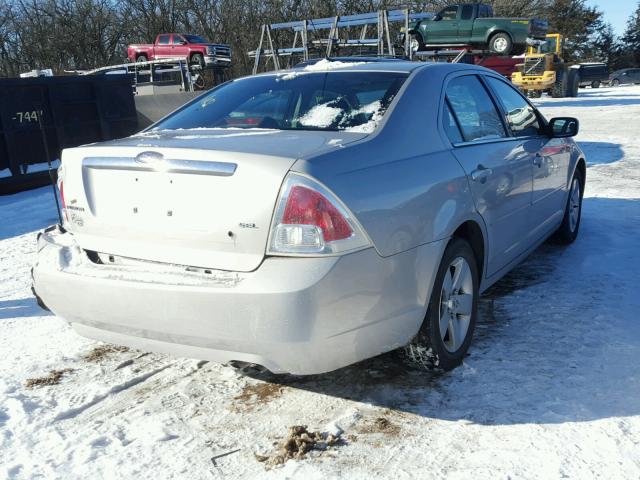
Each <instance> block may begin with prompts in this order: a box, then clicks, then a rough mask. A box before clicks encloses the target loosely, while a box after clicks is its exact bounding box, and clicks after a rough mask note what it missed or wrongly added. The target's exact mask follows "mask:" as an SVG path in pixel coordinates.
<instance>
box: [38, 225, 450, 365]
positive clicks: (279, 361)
mask: <svg viewBox="0 0 640 480" xmlns="http://www.w3.org/2000/svg"><path fill="white" fill-rule="evenodd" d="M441 243H442V242H435V243H433V244H429V245H425V246H422V247H419V248H417V249H413V250H410V251H408V252H405V253H402V254H398V255H394V256H393V257H388V258H383V257H380V256H379V255H378V254H377V253H376V251H375V250H374V249H372V248H370V249H367V250H363V251H360V252H357V253H352V254H349V255H344V256H341V257H326V258H284V257H273V258H269V257H268V258H266V259H265V260H264V261H263V263H262V265H261V266H260V267H259V268H258V269H257V270H255V271H253V272H248V273H244V272H242V273H241V272H226V271H215V270H213V271H211V270H208V272H210V273H204V272H201V271H195V270H194V269H190V270H188V269H187V268H186V267H181V266H177V265H167V264H153V263H150V262H144V264H142V262H138V263H135V262H134V263H133V264H130V265H107V264H102V263H96V262H95V261H92V260H91V259H90V258H89V256H88V255H87V252H85V251H84V250H82V249H81V248H80V247H79V246H78V245H77V243H76V242H75V240H74V238H73V235H72V234H70V233H62V232H60V231H58V230H52V231H48V232H45V233H43V234H41V235H40V236H39V239H38V260H37V263H36V265H35V266H34V270H33V278H34V288H35V292H36V294H37V295H38V296H39V297H40V298H41V299H42V301H43V302H44V303H45V304H46V305H47V306H48V307H49V308H50V309H51V310H52V311H53V312H54V313H55V314H57V315H59V316H60V317H62V318H64V319H65V320H67V321H69V322H70V323H71V325H72V326H73V328H74V329H76V331H77V332H78V333H80V334H81V335H84V336H87V337H90V338H95V339H98V340H102V341H106V342H111V343H116V344H121V345H127V346H131V347H134V348H139V349H143V350H148V351H158V352H164V353H169V354H173V355H177V356H185V357H193V358H201V359H206V360H212V361H216V362H221V363H227V362H231V361H236V362H246V363H254V364H258V365H262V366H264V367H266V368H268V369H269V370H271V371H273V372H276V373H282V372H287V373H294V374H315V373H322V372H327V371H331V370H334V369H337V368H340V367H342V366H346V365H349V364H351V363H354V362H357V361H359V360H362V359H365V358H369V357H372V356H375V355H377V354H380V353H382V352H385V351H389V350H392V349H394V348H397V347H399V346H402V345H404V344H406V343H408V342H409V341H410V339H411V338H412V337H413V336H414V335H415V334H416V332H417V330H418V328H419V326H420V324H421V322H422V319H423V318H424V314H425V305H426V303H427V301H426V299H427V298H428V293H429V292H428V290H429V289H430V285H431V282H432V278H431V277H432V275H434V274H435V269H436V268H437V260H438V259H439V258H440V254H441V249H442V248H443V246H442V245H440V244H441ZM417 269H419V271H417ZM421 276H422V278H423V279H425V284H424V286H423V287H418V283H417V282H416V279H417V278H421Z"/></svg>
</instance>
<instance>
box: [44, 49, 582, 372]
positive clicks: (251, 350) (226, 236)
mask: <svg viewBox="0 0 640 480" xmlns="http://www.w3.org/2000/svg"><path fill="white" fill-rule="evenodd" d="M577 131H578V121H577V120H576V119H574V118H570V117H562V118H554V119H551V120H546V119H545V118H544V117H543V116H542V115H541V114H540V113H539V112H538V111H537V110H536V108H535V107H534V106H532V105H531V104H530V103H529V102H528V100H527V99H526V98H525V97H524V96H522V95H521V94H520V92H519V91H517V90H516V89H514V88H513V87H512V86H511V84H510V83H509V82H508V81H506V80H505V79H504V78H503V77H501V76H499V75H497V74H496V73H494V72H492V71H490V70H486V69H483V68H480V67H474V66H469V65H462V64H423V63H412V62H402V61H396V62H353V63H341V62H331V61H326V60H324V61H321V62H318V63H316V64H313V65H307V66H306V67H300V68H298V69H293V70H289V71H285V72H277V73H270V74H264V75H258V76H254V77H247V78H242V79H238V80H234V81H232V82H228V83H226V84H224V85H221V86H219V87H217V88H215V89H213V90H211V91H210V92H208V93H206V94H204V95H202V96H201V97H199V98H197V99H196V100H194V101H193V102H191V103H189V104H187V105H186V106H184V107H183V108H181V109H179V110H178V111H176V112H174V113H172V114H171V115H169V116H167V117H166V118H164V119H163V120H161V121H160V122H158V123H157V124H155V125H153V126H152V127H150V128H149V129H147V130H146V131H144V132H142V133H140V134H138V135H135V136H133V137H130V138H126V139H122V140H117V141H111V142H106V143H98V144H93V145H87V146H83V147H78V148H73V149H68V150H65V151H64V153H63V158H62V167H61V171H60V180H59V181H60V185H59V187H60V191H61V193H62V197H63V204H64V205H63V206H64V218H65V220H64V224H63V225H62V226H54V227H51V228H49V229H48V230H46V231H45V232H43V233H42V234H41V235H40V236H39V240H38V251H39V253H38V259H37V263H36V265H35V267H34V270H33V277H34V291H35V292H36V295H37V296H38V297H39V300H40V301H41V302H42V303H43V304H45V305H47V306H48V307H49V308H50V309H51V310H52V311H53V312H55V313H56V314H57V315H59V316H61V317H62V318H64V319H66V320H67V321H69V322H70V323H71V324H72V326H73V327H74V328H75V329H76V330H77V331H78V333H80V334H82V335H85V336H88V337H91V338H96V339H100V340H104V341H107V342H112V343H117V344H123V345H129V346H132V347H137V348H141V349H148V350H155V351H162V352H168V353H171V354H175V355H181V356H189V357H196V358H202V359H209V360H214V361H219V362H230V363H234V362H235V363H237V364H241V365H242V364H247V363H249V364H258V365H262V366H264V367H266V368H268V369H269V370H271V371H273V372H290V373H295V374H314V373H322V372H327V371H330V370H334V369H337V368H340V367H342V366H345V365H348V364H351V363H354V362H357V361H359V360H362V359H365V358H368V357H372V356H375V355H378V354H380V353H383V352H386V351H390V350H392V349H396V348H404V351H405V352H406V355H407V357H408V358H409V359H410V360H412V361H414V362H416V363H418V364H420V365H423V366H425V367H428V368H432V367H438V368H441V369H450V368H453V367H455V366H456V365H458V364H459V363H460V362H461V361H462V359H463V357H464V355H465V353H466V352H467V350H468V348H469V345H470V343H471V339H472V335H473V330H474V325H475V323H476V319H477V316H478V313H477V302H478V296H479V294H480V293H481V292H482V291H483V290H485V289H487V288H488V287H489V286H490V285H491V284H493V283H494V282H496V281H497V280H498V279H499V278H501V277H502V276H503V275H505V274H506V273H507V272H508V271H509V270H510V269H511V268H513V267H514V266H515V265H517V264H518V262H520V261H521V260H522V259H524V258H525V257H526V256H527V255H528V254H530V253H531V252H532V251H533V250H534V249H535V248H536V247H537V246H538V245H539V244H540V243H541V242H544V241H545V240H546V239H547V238H548V237H550V236H553V237H554V238H555V239H557V240H558V241H561V242H564V243H570V242H572V241H573V240H574V239H575V238H576V236H577V234H578V229H579V226H580V211H581V201H582V194H583V191H584V183H585V173H586V170H585V158H584V155H583V153H582V152H581V151H580V149H579V148H578V147H577V146H576V144H575V143H574V142H573V140H572V139H571V137H572V136H574V135H575V134H576V133H577Z"/></svg>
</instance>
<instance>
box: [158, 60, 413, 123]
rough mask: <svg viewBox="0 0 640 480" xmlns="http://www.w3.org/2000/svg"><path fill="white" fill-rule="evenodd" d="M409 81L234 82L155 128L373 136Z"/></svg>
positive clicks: (378, 76) (384, 75)
mask: <svg viewBox="0 0 640 480" xmlns="http://www.w3.org/2000/svg"><path fill="white" fill-rule="evenodd" d="M406 78H407V73H402V72H367V71H360V72H336V71H333V72H327V71H325V72H316V71H304V70H301V71H299V72H293V73H292V72H288V73H285V74H281V75H272V76H258V77H249V78H245V79H242V80H238V81H234V82H230V83H227V84H224V85H221V86H220V87H218V88H216V89H214V90H212V91H211V92H210V93H209V94H205V95H203V96H202V97H199V98H198V99H197V100H196V101H194V102H193V103H191V104H190V105H188V106H187V107H185V108H183V109H182V110H180V111H178V112H176V113H175V114H173V115H171V116H170V117H168V118H167V119H165V120H164V121H161V122H160V123H159V124H157V125H155V126H154V128H153V130H175V129H183V128H243V129H250V128H269V129H277V130H334V131H335V130H343V131H352V132H371V131H373V130H374V129H375V127H376V125H377V123H378V122H379V121H380V119H381V118H382V116H383V115H384V113H385V111H386V109H387V108H388V107H389V104H390V103H391V101H392V100H393V97H394V96H395V95H396V93H398V90H399V89H400V87H401V86H402V84H403V83H404V81H405V80H406Z"/></svg>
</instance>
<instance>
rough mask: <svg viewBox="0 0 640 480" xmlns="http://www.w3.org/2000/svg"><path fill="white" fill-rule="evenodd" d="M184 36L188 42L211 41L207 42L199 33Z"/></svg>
mask: <svg viewBox="0 0 640 480" xmlns="http://www.w3.org/2000/svg"><path fill="white" fill-rule="evenodd" d="M183 37H184V38H185V39H186V40H187V42H189V43H209V42H207V40H206V39H204V38H202V37H200V36H198V35H183Z"/></svg>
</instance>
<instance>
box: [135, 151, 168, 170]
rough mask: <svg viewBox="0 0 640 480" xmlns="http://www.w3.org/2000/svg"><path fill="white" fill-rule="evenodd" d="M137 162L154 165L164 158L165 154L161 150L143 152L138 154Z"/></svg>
mask: <svg viewBox="0 0 640 480" xmlns="http://www.w3.org/2000/svg"><path fill="white" fill-rule="evenodd" d="M135 160H136V163H141V164H143V165H149V166H150V167H153V166H155V165H157V164H158V163H160V162H162V160H164V155H162V154H161V153H159V152H142V153H139V154H138V155H136V158H135Z"/></svg>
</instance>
